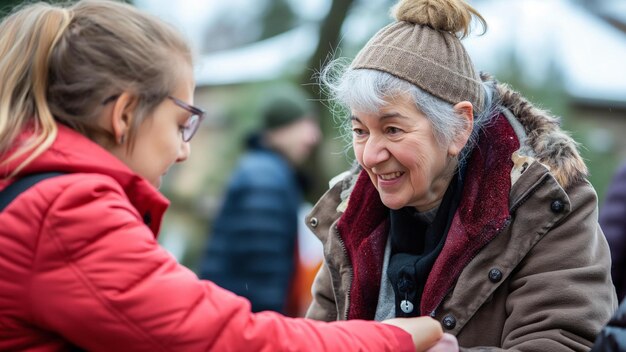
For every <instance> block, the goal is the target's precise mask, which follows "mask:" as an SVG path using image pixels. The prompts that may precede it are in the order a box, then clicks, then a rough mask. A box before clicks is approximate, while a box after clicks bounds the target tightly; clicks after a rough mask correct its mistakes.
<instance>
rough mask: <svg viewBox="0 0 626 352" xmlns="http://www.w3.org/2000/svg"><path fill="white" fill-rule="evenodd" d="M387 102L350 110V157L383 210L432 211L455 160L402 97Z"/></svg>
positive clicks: (408, 102)
mask: <svg viewBox="0 0 626 352" xmlns="http://www.w3.org/2000/svg"><path fill="white" fill-rule="evenodd" d="M388 101H389V103H388V104H387V105H386V106H384V107H383V108H381V109H380V110H379V111H376V112H374V113H371V112H362V111H359V110H358V109H352V116H351V120H352V130H353V143H352V144H353V148H354V153H355V155H356V159H357V161H358V162H359V164H361V166H362V167H363V169H365V171H366V172H367V174H368V175H369V177H370V180H371V181H372V183H373V184H374V186H375V187H376V189H377V190H378V193H379V194H380V198H381V200H382V202H383V204H385V206H387V207H388V208H391V209H400V208H403V207H406V206H412V207H415V208H416V209H417V210H418V211H425V210H429V209H432V208H434V207H436V206H438V205H439V203H440V202H441V199H442V198H443V195H444V193H445V191H446V189H447V187H448V184H449V182H450V179H451V177H452V175H453V172H454V168H455V166H456V161H455V159H454V158H449V157H448V154H449V151H450V147H449V146H442V145H440V144H439V143H438V142H437V140H436V139H435V135H434V131H433V128H432V125H431V123H430V121H429V120H428V119H427V118H426V116H425V115H424V114H423V113H421V112H420V111H418V110H417V108H416V106H415V104H414V103H413V102H412V100H411V99H410V98H409V97H408V96H402V97H394V99H393V100H391V99H390V100H388Z"/></svg>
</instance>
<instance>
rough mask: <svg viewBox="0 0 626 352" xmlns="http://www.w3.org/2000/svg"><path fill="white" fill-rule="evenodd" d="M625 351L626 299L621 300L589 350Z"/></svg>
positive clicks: (592, 351) (597, 351) (602, 351)
mask: <svg viewBox="0 0 626 352" xmlns="http://www.w3.org/2000/svg"><path fill="white" fill-rule="evenodd" d="M624 351H626V300H622V303H621V304H620V305H619V307H618V309H617V311H616V312H615V314H613V317H611V320H609V322H608V323H607V324H606V326H605V327H604V328H603V329H602V331H600V334H598V337H597V338H596V342H595V344H594V345H593V348H592V349H591V352H624Z"/></svg>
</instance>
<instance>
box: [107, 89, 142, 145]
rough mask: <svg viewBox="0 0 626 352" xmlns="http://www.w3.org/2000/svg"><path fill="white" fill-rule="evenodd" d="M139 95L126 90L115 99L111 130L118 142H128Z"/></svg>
mask: <svg viewBox="0 0 626 352" xmlns="http://www.w3.org/2000/svg"><path fill="white" fill-rule="evenodd" d="M137 102H138V100H137V97H136V96H135V95H132V94H131V93H129V92H124V93H122V94H120V96H119V97H118V98H117V99H116V100H115V104H114V105H113V110H112V111H111V132H113V136H114V138H115V142H116V143H117V144H124V143H126V141H127V140H128V139H127V136H128V131H129V130H130V126H131V124H132V122H133V118H134V117H135V109H136V108H137Z"/></svg>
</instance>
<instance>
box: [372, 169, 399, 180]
mask: <svg viewBox="0 0 626 352" xmlns="http://www.w3.org/2000/svg"><path fill="white" fill-rule="evenodd" d="M402 175H404V172H401V171H396V172H392V173H388V174H380V175H378V177H380V178H381V179H382V180H384V181H389V180H394V179H396V178H398V177H400V176H402Z"/></svg>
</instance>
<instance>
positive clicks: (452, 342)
mask: <svg viewBox="0 0 626 352" xmlns="http://www.w3.org/2000/svg"><path fill="white" fill-rule="evenodd" d="M458 351H459V342H458V341H457V340H456V337H454V335H452V334H447V333H446V334H443V337H442V338H441V340H439V341H438V342H437V344H435V345H434V346H433V347H431V348H429V349H428V350H427V351H426V352H458Z"/></svg>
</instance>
